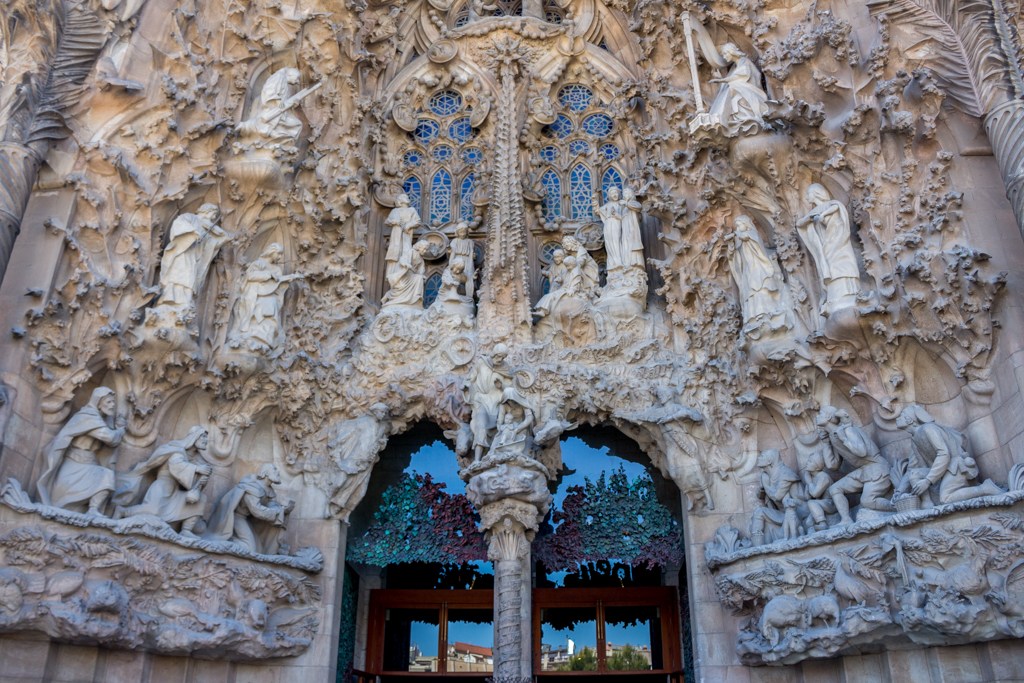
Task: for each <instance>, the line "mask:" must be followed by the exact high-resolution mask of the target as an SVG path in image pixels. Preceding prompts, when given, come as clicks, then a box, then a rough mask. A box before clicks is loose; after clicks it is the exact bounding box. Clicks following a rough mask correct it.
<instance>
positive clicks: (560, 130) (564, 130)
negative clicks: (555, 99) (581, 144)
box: [542, 114, 574, 139]
mask: <svg viewBox="0 0 1024 683" xmlns="http://www.w3.org/2000/svg"><path fill="white" fill-rule="evenodd" d="M573 128H574V126H573V125H572V120H571V119H570V118H569V117H568V116H566V115H565V114H559V115H558V118H556V119H555V122H554V123H552V124H551V125H548V126H544V129H543V131H542V132H543V133H544V135H546V136H548V137H549V138H559V139H561V138H567V137H569V136H570V135H571V134H572V131H573Z"/></svg>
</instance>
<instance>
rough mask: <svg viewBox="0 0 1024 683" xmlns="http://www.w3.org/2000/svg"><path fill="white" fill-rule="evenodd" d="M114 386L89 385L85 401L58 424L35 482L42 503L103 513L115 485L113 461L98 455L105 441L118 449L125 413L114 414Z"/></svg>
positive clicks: (114, 459) (95, 513)
mask: <svg viewBox="0 0 1024 683" xmlns="http://www.w3.org/2000/svg"><path fill="white" fill-rule="evenodd" d="M116 409H117V403H116V399H115V397H114V391H113V390H112V389H108V388H106V387H100V388H98V389H94V390H93V392H92V396H91V397H90V398H89V403H88V405H86V406H85V407H84V408H82V409H81V410H79V411H78V412H77V413H75V415H74V416H73V417H72V418H71V419H70V420H68V422H67V424H65V425H64V427H63V428H61V430H60V432H58V434H57V436H56V437H55V438H54V440H53V442H52V443H51V444H50V446H49V448H48V449H47V451H46V456H45V461H44V463H45V464H44V469H43V473H42V474H41V475H40V476H39V481H38V483H37V484H36V486H37V489H38V491H39V502H40V503H42V504H43V505H53V506H55V507H61V508H67V509H75V508H77V507H81V506H83V505H87V506H88V509H87V514H89V515H106V514H107V510H106V506H107V503H108V502H109V501H110V498H111V495H112V494H113V493H114V490H115V488H116V483H115V478H114V464H115V463H116V462H117V458H116V455H115V456H112V457H111V458H110V459H109V460H108V463H107V465H102V464H100V462H99V459H98V457H97V454H98V452H99V451H100V449H102V448H103V447H104V446H107V447H112V448H117V446H118V445H120V443H121V439H122V438H123V437H124V418H122V417H120V416H118V415H116Z"/></svg>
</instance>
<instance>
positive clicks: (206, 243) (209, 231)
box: [152, 204, 230, 322]
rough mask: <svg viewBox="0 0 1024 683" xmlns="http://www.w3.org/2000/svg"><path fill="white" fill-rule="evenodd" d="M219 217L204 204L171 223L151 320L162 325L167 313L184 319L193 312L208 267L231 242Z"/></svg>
mask: <svg viewBox="0 0 1024 683" xmlns="http://www.w3.org/2000/svg"><path fill="white" fill-rule="evenodd" d="M219 217H220V209H219V208H218V207H217V205H216V204H203V205H202V206H201V207H199V210H198V211H197V212H196V213H186V214H182V215H180V216H178V217H177V218H175V219H174V222H173V223H171V230H170V237H169V241H168V242H167V248H166V249H165V250H164V254H163V257H162V258H161V260H160V297H159V298H158V299H157V305H156V308H155V309H153V312H152V318H155V319H156V320H160V321H165V316H166V315H167V314H168V313H174V314H177V315H178V316H179V318H180V319H184V318H185V317H186V316H188V315H189V313H190V311H192V310H193V309H194V306H195V294H196V291H197V290H200V289H201V288H202V286H203V283H204V282H205V281H206V273H207V271H208V270H209V268H210V263H211V262H212V261H213V259H214V257H215V256H216V255H217V251H218V250H219V249H220V247H221V246H222V245H223V244H224V243H225V242H227V241H228V239H230V236H229V235H228V234H227V233H226V232H224V230H223V229H222V228H221V227H220V226H218V225H217V220H218V218H219ZM170 322H173V321H170Z"/></svg>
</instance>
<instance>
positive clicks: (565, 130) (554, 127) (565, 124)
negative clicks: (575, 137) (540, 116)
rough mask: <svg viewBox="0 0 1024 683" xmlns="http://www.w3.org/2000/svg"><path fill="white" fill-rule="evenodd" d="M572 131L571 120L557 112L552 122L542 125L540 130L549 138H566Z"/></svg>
mask: <svg viewBox="0 0 1024 683" xmlns="http://www.w3.org/2000/svg"><path fill="white" fill-rule="evenodd" d="M609 120H610V119H609ZM572 131H573V125H572V121H571V120H570V119H569V117H568V116H566V115H565V114H559V115H558V118H556V119H555V122H554V123H552V124H551V125H548V126H544V128H543V130H541V132H542V133H543V134H544V135H546V136H547V137H549V138H566V137H569V135H570V134H571V133H572Z"/></svg>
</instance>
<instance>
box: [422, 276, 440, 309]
mask: <svg viewBox="0 0 1024 683" xmlns="http://www.w3.org/2000/svg"><path fill="white" fill-rule="evenodd" d="M439 291H441V273H433V274H432V275H431V276H430V277H428V278H427V281H426V282H424V283H423V308H426V307H428V306H430V304H432V303H434V301H435V300H436V299H437V293H438V292H439Z"/></svg>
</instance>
